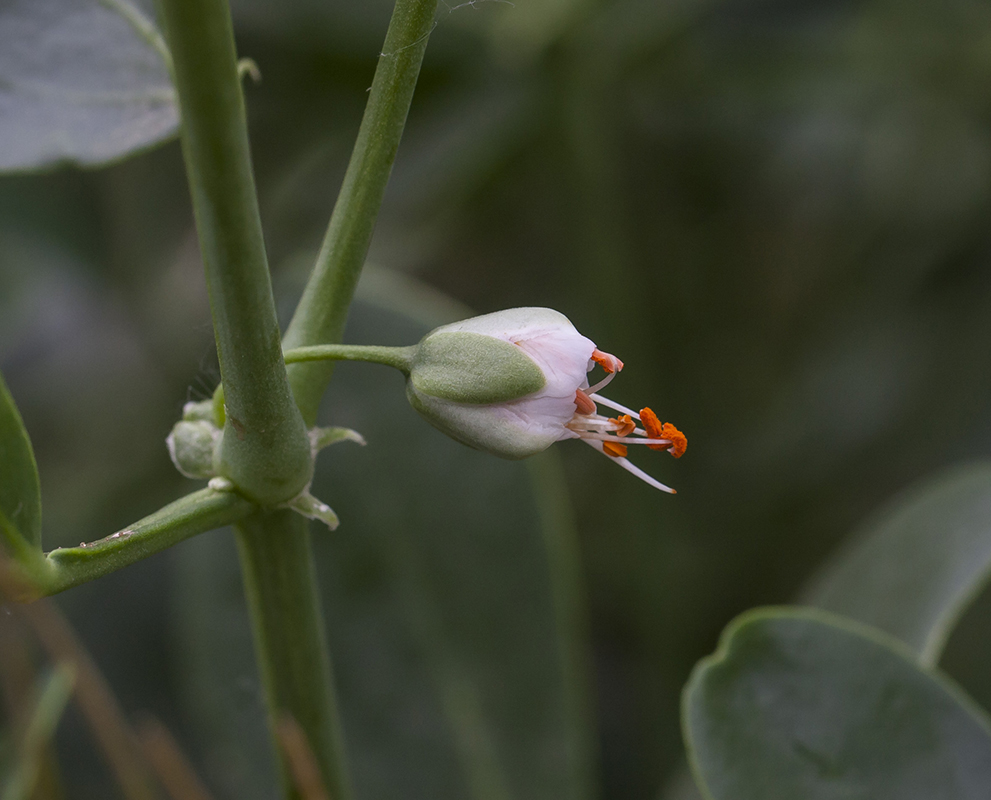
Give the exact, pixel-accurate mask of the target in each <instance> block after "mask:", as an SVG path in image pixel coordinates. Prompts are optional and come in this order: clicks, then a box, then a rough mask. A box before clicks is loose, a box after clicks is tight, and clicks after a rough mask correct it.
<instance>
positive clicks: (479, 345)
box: [410, 331, 547, 405]
mask: <svg viewBox="0 0 991 800" xmlns="http://www.w3.org/2000/svg"><path fill="white" fill-rule="evenodd" d="M410 382H411V383H412V385H413V388H414V389H415V390H416V391H417V393H419V394H421V395H428V396H430V397H436V398H439V399H441V400H451V401H453V402H456V403H471V404H473V405H487V404H490V403H505V402H509V401H511V400H518V399H520V398H521V397H526V396H527V395H530V394H533V393H534V392H539V391H540V390H541V389H543V388H544V386H545V385H546V383H547V380H546V378H544V373H543V372H541V370H540V367H538V366H537V364H536V363H535V362H534V361H533V359H532V358H530V357H529V356H528V355H527V354H526V353H524V352H523V351H522V350H521V349H520V348H519V347H517V346H516V345H514V344H512V343H510V342H507V341H505V340H503V339H497V338H495V337H494V336H485V335H484V334H480V333H471V332H469V331H444V332H440V333H433V334H429V335H428V336H427V337H426V338H424V340H423V341H422V342H420V346H419V347H418V348H417V351H416V357H415V358H414V360H413V367H412V369H411V370H410Z"/></svg>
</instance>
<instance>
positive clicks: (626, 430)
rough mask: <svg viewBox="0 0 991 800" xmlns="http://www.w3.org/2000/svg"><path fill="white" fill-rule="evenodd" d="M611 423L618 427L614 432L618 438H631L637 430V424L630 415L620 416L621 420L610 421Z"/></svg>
mask: <svg viewBox="0 0 991 800" xmlns="http://www.w3.org/2000/svg"><path fill="white" fill-rule="evenodd" d="M609 421H610V422H612V423H614V424H615V425H616V426H617V427H616V430H615V431H613V433H615V434H616V435H617V436H629V435H630V434H631V433H633V431H635V430H636V429H637V424H636V423H635V422H634V421H633V417H631V416H630V415H629V414H620V415H619V418H617V419H610V420H609Z"/></svg>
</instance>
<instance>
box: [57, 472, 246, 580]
mask: <svg viewBox="0 0 991 800" xmlns="http://www.w3.org/2000/svg"><path fill="white" fill-rule="evenodd" d="M254 509H255V506H254V505H253V504H252V503H249V502H248V501H247V500H245V499H244V498H243V497H241V496H240V495H237V494H235V493H234V492H215V491H214V490H213V489H201V490H200V491H198V492H193V493H192V494H188V495H186V496H185V497H182V498H180V499H179V500H176V501H175V502H174V503H169V504H168V505H167V506H165V507H164V508H161V509H159V510H158V511H156V512H155V513H154V514H151V515H149V516H147V517H145V518H144V519H141V520H138V521H137V522H135V523H134V524H133V525H130V526H128V527H127V528H125V529H124V530H122V531H118V532H117V533H114V534H112V535H110V536H107V537H106V538H104V539H100V540H99V541H96V542H91V543H89V544H83V545H80V546H79V547H60V548H58V549H56V550H52V551H51V552H50V553H49V554H48V556H47V558H46V559H45V562H47V567H48V569H47V570H45V571H44V572H42V573H41V575H40V577H41V586H40V588H41V590H42V591H43V592H44V593H45V594H56V593H57V592H62V591H65V590H66V589H69V588H71V587H73V586H78V585H79V584H81V583H86V581H91V580H93V579H94V578H100V577H102V576H104V575H108V574H110V573H111V572H115V571H116V570H118V569H120V568H121V567H126V566H128V565H129V564H133V563H134V562H136V561H140V560H141V559H143V558H147V557H148V556H150V555H153V554H154V553H158V552H160V551H162V550H165V549H166V548H168V547H171V546H172V545H174V544H178V543H179V542H181V541H183V540H185V539H188V538H190V537H191V536H196V535H197V534H200V533H206V532H207V531H212V530H214V529H216V528H222V527H224V526H225V525H230V524H231V523H232V522H236V521H237V520H239V519H243V518H244V517H246V516H247V515H248V514H250V513H251V512H252V511H253V510H254Z"/></svg>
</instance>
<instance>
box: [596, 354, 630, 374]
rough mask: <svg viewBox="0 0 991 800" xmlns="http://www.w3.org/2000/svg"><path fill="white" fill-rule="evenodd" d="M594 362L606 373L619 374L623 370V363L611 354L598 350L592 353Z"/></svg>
mask: <svg viewBox="0 0 991 800" xmlns="http://www.w3.org/2000/svg"><path fill="white" fill-rule="evenodd" d="M592 360H593V361H594V362H595V363H596V364H598V365H599V366H600V367H602V369H604V370H605V371H606V372H619V371H620V370H621V369H623V362H622V361H620V360H619V359H618V358H616V356H614V355H611V354H610V353H603V352H602V351H601V350H599V349H598V348H596V349H595V350H593V351H592Z"/></svg>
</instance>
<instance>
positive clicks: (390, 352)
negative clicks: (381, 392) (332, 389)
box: [285, 344, 416, 375]
mask: <svg viewBox="0 0 991 800" xmlns="http://www.w3.org/2000/svg"><path fill="white" fill-rule="evenodd" d="M415 354H416V347H415V346H414V347H379V346H377V345H361V344H318V345H314V346H313V347H296V348H294V349H292V350H287V351H286V352H285V359H286V363H287V364H301V363H304V362H307V361H366V362H368V363H371V364H385V365H386V366H387V367H394V368H395V369H398V370H400V371H401V372H405V373H406V374H407V375H408V374H409V371H410V368H411V367H412V366H413V356H414V355H415Z"/></svg>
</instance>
